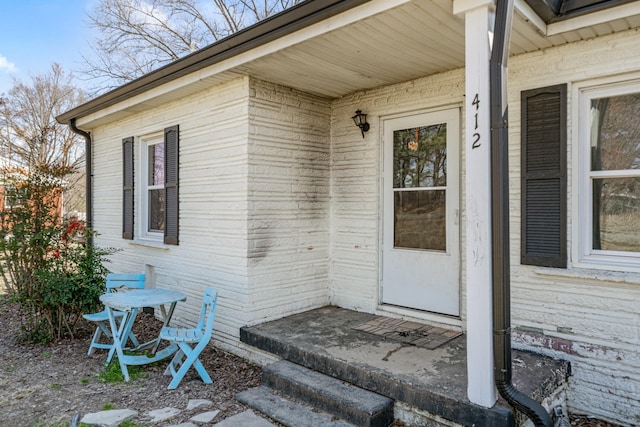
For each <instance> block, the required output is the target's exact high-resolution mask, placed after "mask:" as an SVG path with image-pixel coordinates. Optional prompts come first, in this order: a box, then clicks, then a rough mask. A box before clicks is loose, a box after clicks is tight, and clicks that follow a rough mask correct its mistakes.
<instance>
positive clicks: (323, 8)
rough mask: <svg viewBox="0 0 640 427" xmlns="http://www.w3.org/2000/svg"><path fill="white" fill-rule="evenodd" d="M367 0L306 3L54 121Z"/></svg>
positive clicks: (110, 102)
mask: <svg viewBox="0 0 640 427" xmlns="http://www.w3.org/2000/svg"><path fill="white" fill-rule="evenodd" d="M368 1H369V0H307V1H304V2H302V3H299V4H297V5H296V6H293V7H292V8H290V9H287V10H285V11H283V12H281V13H279V14H276V15H274V16H272V17H270V18H267V19H265V20H263V21H260V22H258V23H257V24H254V25H252V26H250V27H247V28H245V29H243V30H240V31H238V32H237V33H235V34H233V35H231V36H229V37H226V38H224V39H222V40H219V41H217V42H215V43H213V44H211V45H209V46H207V47H205V48H203V49H201V50H199V51H197V52H194V53H192V54H189V55H187V56H185V57H184V58H181V59H178V60H177V61H174V62H172V63H170V64H167V65H165V66H164V67H161V68H159V69H157V70H155V71H152V72H150V73H148V74H145V75H144V76H142V77H140V78H138V79H136V80H133V81H131V82H129V83H126V84H124V85H122V86H120V87H118V88H116V89H114V90H112V91H109V92H107V93H105V94H104V95H101V96H99V97H97V98H95V99H93V100H91V101H89V102H87V103H85V104H82V105H80V106H78V107H76V108H74V109H72V110H69V111H67V112H65V113H63V114H61V115H59V116H58V117H56V120H57V121H58V122H60V123H67V122H69V120H71V119H77V118H80V117H84V116H87V115H89V114H91V113H95V112H96V111H99V110H102V109H103V108H106V107H109V106H111V105H114V104H117V103H118V102H121V101H124V100H126V99H127V98H130V97H132V96H135V95H138V94H140V93H144V92H146V91H148V90H151V89H153V88H155V87H158V86H160V85H162V84H164V83H167V82H169V81H172V80H175V79H177V78H179V77H182V76H184V75H186V74H189V73H192V72H194V71H197V70H200V69H202V68H205V67H208V66H210V65H213V64H215V63H218V62H221V61H223V60H225V59H228V58H231V57H233V56H236V55H239V54H240V53H243V52H246V51H249V50H251V49H254V48H256V47H258V46H262V45H264V44H266V43H268V42H270V41H273V40H276V39H278V38H280V37H283V36H285V35H287V34H291V33H293V32H295V31H298V30H300V29H303V28H305V27H308V26H310V25H312V24H315V23H317V22H320V21H323V20H325V19H328V18H330V17H332V16H335V15H337V14H340V13H342V12H344V11H347V10H349V9H352V8H354V7H356V6H359V5H361V4H364V3H366V2H368Z"/></svg>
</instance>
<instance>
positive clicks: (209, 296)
mask: <svg viewBox="0 0 640 427" xmlns="http://www.w3.org/2000/svg"><path fill="white" fill-rule="evenodd" d="M217 302H218V292H217V291H216V290H215V289H213V288H206V289H205V290H204V295H203V296H202V308H201V309H200V318H199V319H198V325H197V326H196V329H199V330H201V331H202V333H203V336H202V340H201V342H202V341H205V342H208V341H209V340H210V339H211V333H212V332H213V319H214V318H215V313H216V304H217Z"/></svg>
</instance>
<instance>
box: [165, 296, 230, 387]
mask: <svg viewBox="0 0 640 427" xmlns="http://www.w3.org/2000/svg"><path fill="white" fill-rule="evenodd" d="M217 300H218V293H217V292H216V290H215V289H213V288H207V289H205V292H204V296H203V297H202V309H201V310H200V318H199V319H198V324H197V325H196V327H195V328H173V327H168V326H165V327H164V328H162V329H161V330H160V339H161V340H166V341H169V342H170V343H176V344H178V348H179V349H178V351H177V352H176V354H175V356H174V357H173V359H171V362H169V366H167V369H166V371H165V372H164V374H165V375H168V374H169V373H170V374H171V375H172V376H173V379H172V380H171V383H169V387H168V388H169V390H172V389H175V388H176V387H178V384H180V381H182V378H184V376H185V374H186V373H187V371H188V370H189V368H190V367H191V366H193V367H194V368H195V370H196V371H197V372H198V375H200V378H202V381H203V382H204V383H205V384H211V383H212V382H213V381H212V380H211V377H210V376H209V374H208V373H207V371H206V369H205V368H204V366H203V365H202V362H201V361H200V359H199V356H200V353H201V352H202V350H203V349H204V348H205V347H206V346H207V344H208V343H209V341H210V340H211V334H212V332H213V319H214V316H215V311H216V303H217ZM193 344H196V345H195V347H191V345H193Z"/></svg>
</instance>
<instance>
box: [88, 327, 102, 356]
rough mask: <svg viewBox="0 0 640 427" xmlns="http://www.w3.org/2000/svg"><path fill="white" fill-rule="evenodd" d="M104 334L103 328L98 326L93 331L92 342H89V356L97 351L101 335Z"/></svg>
mask: <svg viewBox="0 0 640 427" xmlns="http://www.w3.org/2000/svg"><path fill="white" fill-rule="evenodd" d="M101 336H102V330H101V329H100V328H98V327H97V328H96V331H95V332H94V333H93V338H92V339H91V343H90V344H89V351H88V352H87V356H91V355H92V354H93V353H94V352H95V351H96V348H97V347H96V346H95V345H94V344H97V343H98V342H100V337H101Z"/></svg>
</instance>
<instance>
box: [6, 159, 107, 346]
mask: <svg viewBox="0 0 640 427" xmlns="http://www.w3.org/2000/svg"><path fill="white" fill-rule="evenodd" d="M70 172H71V169H70V168H62V167H56V166H49V165H42V166H39V167H37V168H34V169H32V170H30V171H24V170H16V169H3V170H2V171H1V173H0V182H1V183H2V184H3V186H4V196H5V200H8V201H9V203H5V205H8V208H5V209H4V210H3V211H2V215H0V222H1V224H0V225H1V228H0V276H2V279H3V280H4V284H5V288H6V289H7V291H8V293H9V295H10V296H11V298H12V299H13V300H14V301H16V302H17V303H18V304H19V305H20V308H21V310H22V312H23V314H24V320H23V325H22V330H23V332H24V337H23V338H24V339H26V340H28V341H30V342H34V343H46V342H49V341H52V340H55V339H61V338H63V337H74V336H75V333H76V327H77V324H78V321H79V320H80V318H81V316H82V314H83V313H88V312H94V311H96V310H98V308H99V305H100V304H99V300H98V297H99V296H100V295H101V294H102V293H103V292H104V281H105V277H106V274H107V272H108V271H107V269H106V268H105V267H104V265H103V263H104V262H105V261H106V257H107V256H108V255H109V254H110V253H112V252H113V250H109V249H100V248H94V247H93V246H92V245H91V244H87V242H91V241H92V239H93V237H94V234H95V233H94V232H93V231H92V230H90V229H89V228H88V227H85V226H84V223H83V222H82V221H78V220H77V219H76V218H71V219H70V220H66V221H63V220H62V218H61V214H60V208H59V207H60V200H61V192H62V185H63V183H64V178H65V176H66V175H68V174H69V173H70Z"/></svg>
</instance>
